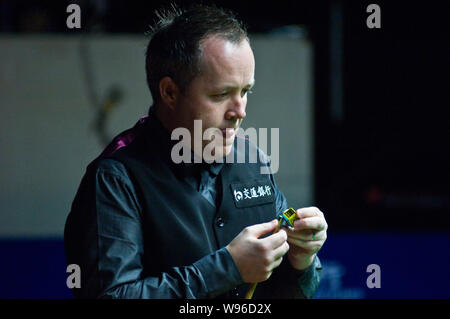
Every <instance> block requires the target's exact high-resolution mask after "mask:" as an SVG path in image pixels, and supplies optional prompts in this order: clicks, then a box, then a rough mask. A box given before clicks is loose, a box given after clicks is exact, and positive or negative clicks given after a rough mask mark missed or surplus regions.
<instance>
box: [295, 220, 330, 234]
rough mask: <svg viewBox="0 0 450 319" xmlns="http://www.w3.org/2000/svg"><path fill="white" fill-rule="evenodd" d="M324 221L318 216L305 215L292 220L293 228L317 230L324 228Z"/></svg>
mask: <svg viewBox="0 0 450 319" xmlns="http://www.w3.org/2000/svg"><path fill="white" fill-rule="evenodd" d="M325 225H326V223H325V222H324V220H323V218H322V217H320V216H315V217H307V218H303V219H300V220H296V221H295V222H294V229H295V230H300V229H315V230H317V231H319V230H323V229H325Z"/></svg>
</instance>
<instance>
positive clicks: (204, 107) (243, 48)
mask: <svg viewBox="0 0 450 319" xmlns="http://www.w3.org/2000/svg"><path fill="white" fill-rule="evenodd" d="M200 70H201V71H200V74H199V75H198V76H197V77H195V78H194V79H193V80H192V82H191V84H190V85H189V87H188V88H187V89H186V92H185V93H184V94H181V95H180V96H179V99H178V100H177V104H176V109H177V110H176V114H177V120H176V122H177V125H178V127H186V128H187V129H188V130H189V131H190V132H191V145H192V148H193V147H194V120H201V121H202V130H203V131H202V135H203V132H204V131H205V130H207V129H208V128H217V130H215V132H216V133H215V134H216V135H218V136H221V137H222V138H214V139H213V142H211V140H203V139H202V136H200V137H199V138H200V139H202V141H201V144H199V145H202V152H203V149H204V148H205V146H206V145H208V144H209V143H214V144H212V145H214V146H215V147H216V150H218V152H216V154H213V155H214V157H215V158H218V157H222V156H226V155H227V154H228V153H229V152H230V151H231V149H232V145H233V141H234V139H235V136H236V130H237V128H238V127H239V126H240V125H241V123H242V120H243V119H244V117H245V108H246V106H247V92H248V91H249V90H250V89H251V87H252V86H253V84H254V74H255V59H254V57H253V52H252V49H251V48H250V45H249V43H248V42H247V41H246V40H244V41H242V42H241V43H240V44H233V43H231V42H229V41H227V40H224V39H221V38H219V37H209V38H207V39H205V40H204V42H203V56H202V58H201V62H200ZM209 131H212V130H209ZM209 147H211V145H209ZM194 151H195V150H194ZM195 153H196V154H197V155H201V154H198V153H197V152H196V151H195ZM217 153H219V154H217Z"/></svg>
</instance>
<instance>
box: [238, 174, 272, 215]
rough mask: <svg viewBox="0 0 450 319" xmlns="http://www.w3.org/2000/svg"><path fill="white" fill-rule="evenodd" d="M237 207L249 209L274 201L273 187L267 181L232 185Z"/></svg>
mask: <svg viewBox="0 0 450 319" xmlns="http://www.w3.org/2000/svg"><path fill="white" fill-rule="evenodd" d="M230 187H231V192H232V194H233V198H234V203H235V205H236V207H239V208H240V207H248V206H254V205H260V204H265V203H270V202H273V201H274V194H273V188H272V185H271V184H270V183H269V181H268V180H267V179H263V180H260V181H254V182H250V183H245V184H242V183H232V184H231V185H230Z"/></svg>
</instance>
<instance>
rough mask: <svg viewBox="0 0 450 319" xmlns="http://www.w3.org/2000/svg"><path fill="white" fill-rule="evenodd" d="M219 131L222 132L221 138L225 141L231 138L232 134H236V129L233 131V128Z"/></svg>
mask: <svg viewBox="0 0 450 319" xmlns="http://www.w3.org/2000/svg"><path fill="white" fill-rule="evenodd" d="M220 131H221V132H222V136H223V137H224V138H225V139H228V138H231V137H233V136H234V134H235V132H236V129H235V128H229V127H227V128H223V129H221V130H220Z"/></svg>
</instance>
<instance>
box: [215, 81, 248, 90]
mask: <svg viewBox="0 0 450 319" xmlns="http://www.w3.org/2000/svg"><path fill="white" fill-rule="evenodd" d="M254 86H255V79H252V80H251V81H250V83H248V84H247V85H246V86H244V88H252V87H254ZM237 88H238V87H237V86H233V85H228V86H224V87H221V88H220V89H222V90H234V89H237Z"/></svg>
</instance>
